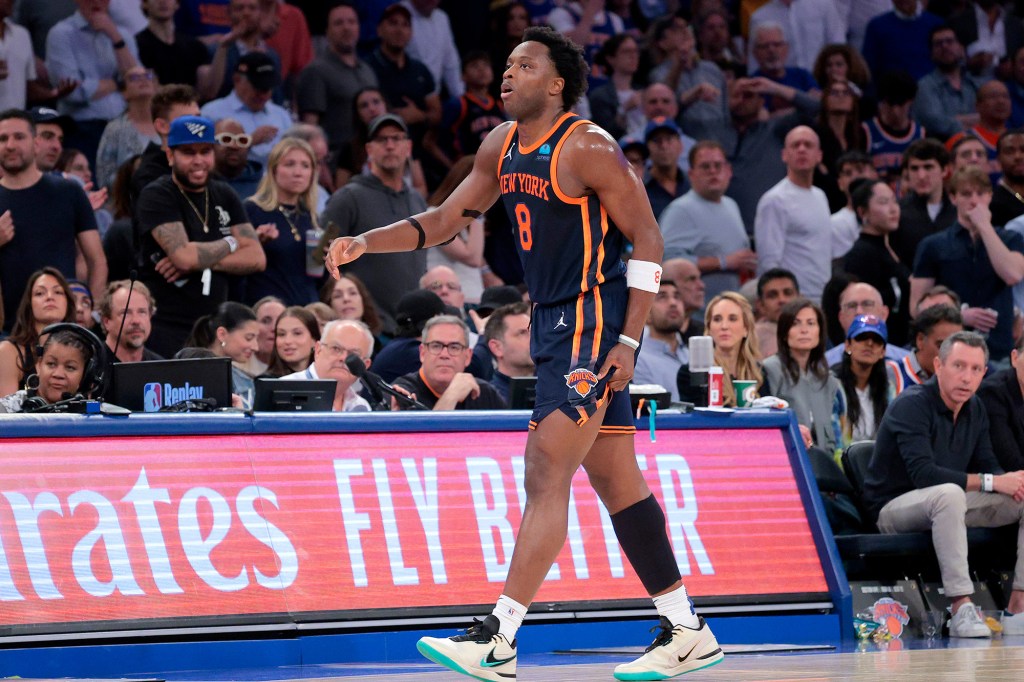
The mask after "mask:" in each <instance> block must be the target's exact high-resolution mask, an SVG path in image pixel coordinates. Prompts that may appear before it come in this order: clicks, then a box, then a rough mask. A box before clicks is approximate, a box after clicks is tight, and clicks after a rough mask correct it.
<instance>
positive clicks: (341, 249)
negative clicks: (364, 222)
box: [324, 237, 366, 279]
mask: <svg viewBox="0 0 1024 682" xmlns="http://www.w3.org/2000/svg"><path fill="white" fill-rule="evenodd" d="M365 252H366V240H365V239H363V238H362V237H338V238H337V239H335V240H334V241H333V242H331V246H330V247H329V248H328V249H327V257H326V258H324V265H326V266H327V271H328V272H329V273H331V277H333V278H334V279H341V273H340V272H339V271H338V267H339V266H342V265H344V264H345V263H351V262H352V261H354V260H355V259H356V258H359V257H360V256H361V255H363V253H365Z"/></svg>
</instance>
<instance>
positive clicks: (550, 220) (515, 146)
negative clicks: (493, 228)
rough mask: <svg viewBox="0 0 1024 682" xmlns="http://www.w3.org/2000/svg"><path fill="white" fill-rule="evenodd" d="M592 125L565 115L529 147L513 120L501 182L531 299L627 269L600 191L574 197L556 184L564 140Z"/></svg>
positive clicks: (563, 296)
mask: <svg viewBox="0 0 1024 682" xmlns="http://www.w3.org/2000/svg"><path fill="white" fill-rule="evenodd" d="M587 123H589V121H586V120H584V119H582V118H580V117H579V116H576V115H575V114H571V113H567V114H565V115H564V116H562V117H561V118H560V119H559V120H558V121H557V122H556V123H555V125H554V127H552V129H551V130H550V131H549V132H548V134H547V135H545V136H543V137H542V138H541V139H540V140H538V141H537V142H535V143H534V144H533V145H531V146H530V147H529V148H527V147H523V146H521V145H520V144H519V131H518V128H517V126H516V124H515V123H513V124H512V126H511V129H510V130H509V132H508V135H507V136H506V138H505V143H504V146H503V147H502V158H501V160H500V161H499V162H498V181H499V184H500V187H501V195H502V199H503V200H504V203H505V210H506V211H508V215H509V220H510V222H511V223H512V229H513V230H514V231H515V232H516V248H517V249H518V250H519V257H520V259H521V260H522V263H523V271H524V280H525V282H526V285H527V287H528V288H529V290H530V300H532V301H533V302H534V303H540V304H542V305H548V304H552V303H558V302H561V301H568V300H573V299H576V298H577V297H579V295H580V294H583V293H586V292H588V291H590V290H592V289H594V288H596V287H597V286H598V285H600V284H602V283H604V282H606V281H609V280H612V279H616V278H620V277H622V276H623V275H624V274H625V272H626V266H625V265H624V264H623V262H622V257H621V256H622V250H623V247H624V245H625V239H624V237H623V235H622V233H621V232H620V231H619V229H618V228H617V227H616V226H615V224H614V223H613V222H612V220H611V218H609V217H608V213H607V212H606V211H605V209H604V207H603V206H602V205H601V202H600V201H599V200H598V198H597V196H596V195H593V194H591V195H586V196H583V197H579V198H576V197H570V196H567V195H566V194H564V193H563V192H562V191H561V189H560V188H559V185H558V177H557V174H556V172H555V171H556V168H557V166H558V156H559V153H560V152H561V150H562V145H563V144H564V143H565V141H566V140H567V139H568V138H569V135H570V134H571V133H572V131H574V130H575V129H576V128H577V127H579V126H581V125H584V124H587Z"/></svg>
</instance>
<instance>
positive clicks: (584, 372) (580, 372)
mask: <svg viewBox="0 0 1024 682" xmlns="http://www.w3.org/2000/svg"><path fill="white" fill-rule="evenodd" d="M595 384H597V375H596V374H594V373H593V372H591V371H590V370H589V369H583V368H580V369H574V370H573V371H572V372H570V373H569V374H566V375H565V385H566V386H568V387H569V388H571V389H572V390H574V391H576V392H577V393H579V394H580V397H581V398H586V397H587V395H588V394H589V393H590V391H591V390H592V389H593V388H594V385H595Z"/></svg>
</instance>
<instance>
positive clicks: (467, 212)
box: [462, 208, 483, 220]
mask: <svg viewBox="0 0 1024 682" xmlns="http://www.w3.org/2000/svg"><path fill="white" fill-rule="evenodd" d="M482 215H483V213H481V212H480V211H474V210H473V209H471V208H464V209H462V217H463V218H472V219H474V220H476V219H477V218H479V217H480V216H482Z"/></svg>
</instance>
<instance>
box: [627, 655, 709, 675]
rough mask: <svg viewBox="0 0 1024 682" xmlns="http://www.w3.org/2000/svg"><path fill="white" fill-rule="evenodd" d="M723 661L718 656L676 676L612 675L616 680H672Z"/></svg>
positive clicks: (652, 673) (650, 673)
mask: <svg viewBox="0 0 1024 682" xmlns="http://www.w3.org/2000/svg"><path fill="white" fill-rule="evenodd" d="M724 660H725V656H724V655H723V656H720V657H719V658H718V659H716V660H714V661H712V662H711V663H708V664H707V665H702V666H700V667H699V668H693V669H692V670H687V671H686V672H685V673H679V674H678V675H662V674H661V673H655V672H649V673H615V674H614V675H615V679H617V680H671V679H674V678H676V677H679V676H681V675H688V674H690V673H695V672H697V671H698V670H706V669H707V668H710V667H712V666H715V665H718V664H719V663H721V662H722V661H724Z"/></svg>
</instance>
